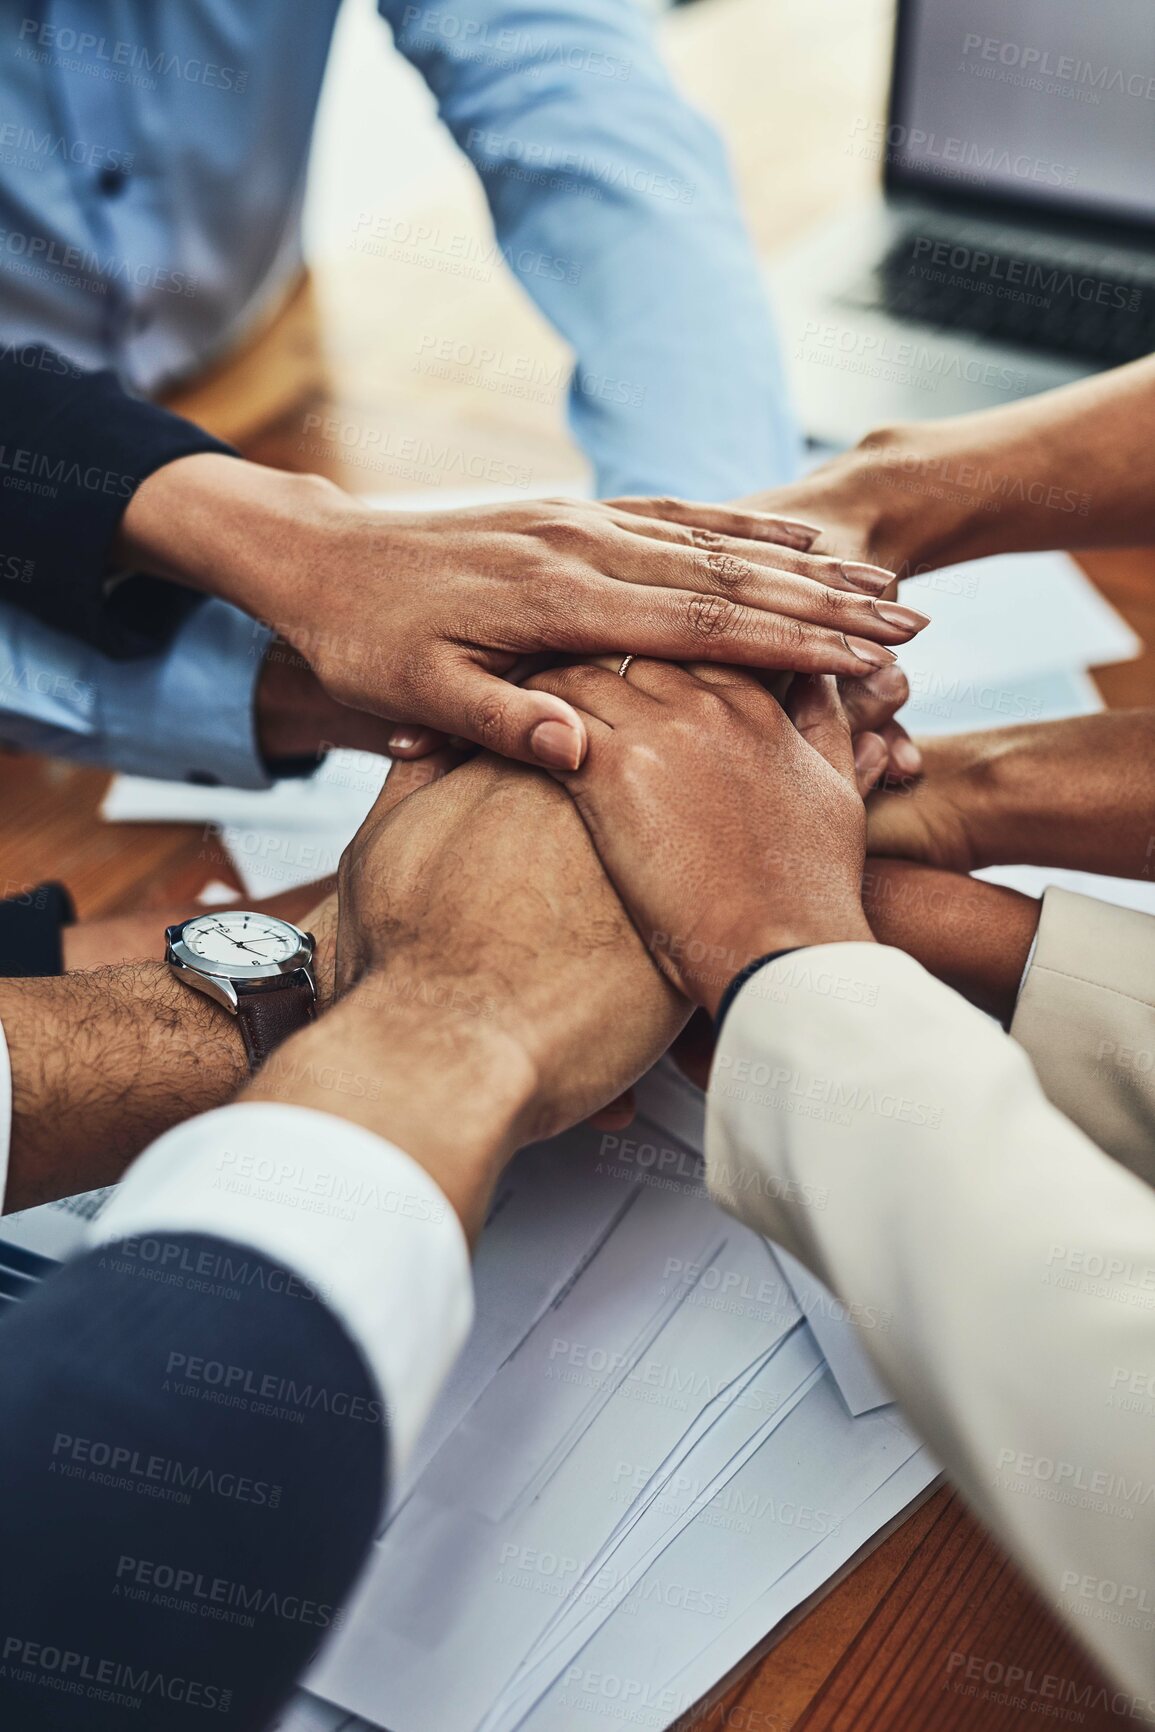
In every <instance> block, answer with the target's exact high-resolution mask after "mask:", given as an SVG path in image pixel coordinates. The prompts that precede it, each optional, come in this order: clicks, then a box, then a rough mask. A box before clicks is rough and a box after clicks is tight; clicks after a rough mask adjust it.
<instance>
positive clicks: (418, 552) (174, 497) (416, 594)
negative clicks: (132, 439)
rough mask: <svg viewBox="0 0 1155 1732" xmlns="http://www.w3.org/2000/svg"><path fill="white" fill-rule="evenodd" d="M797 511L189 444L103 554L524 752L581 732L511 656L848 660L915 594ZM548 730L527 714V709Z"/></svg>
mask: <svg viewBox="0 0 1155 1732" xmlns="http://www.w3.org/2000/svg"><path fill="white" fill-rule="evenodd" d="M813 534H814V531H813V530H812V529H810V528H809V527H807V526H804V525H798V524H794V523H788V522H786V521H785V520H780V519H770V518H765V517H762V516H751V515H750V514H749V513H744V514H743V513H737V514H735V513H732V512H729V511H727V510H725V509H723V508H720V507H714V506H705V505H693V504H685V503H682V502H678V501H673V500H660V501H652V500H625V501H618V502H609V503H596V502H591V501H583V500H573V499H569V500H566V499H555V500H531V501H521V502H518V503H516V504H510V505H501V506H487V507H481V508H475V509H468V510H463V511H451V512H386V511H379V510H370V509H368V508H367V507H365V506H364V505H362V504H361V503H360V502H359V501H358V500H356V499H353V498H351V497H350V496H349V495H347V494H345V493H343V492H342V491H341V489H339V488H337V487H334V486H333V485H332V484H331V483H329V482H327V481H324V480H322V479H321V478H320V477H317V476H302V475H289V474H284V473H281V472H279V471H276V470H271V469H266V468H263V467H262V466H260V465H258V464H244V463H240V462H238V461H236V460H235V459H226V458H222V457H219V456H213V455H206V456H198V457H190V458H188V459H187V460H184V461H182V462H178V463H173V464H170V465H168V466H167V467H166V468H164V469H162V470H160V471H158V472H157V473H156V474H155V475H154V476H152V477H151V478H150V479H149V481H148V482H147V483H146V484H145V485H144V486H142V487H141V488H140V489H139V490H138V491H137V493H136V494H135V495H134V497H133V499H132V500H131V502H130V503H129V505H128V507H127V509H126V510H125V514H124V519H123V524H122V531H121V536H120V539H119V541H118V544H117V545H118V551H119V557H120V558H121V559H122V560H123V561H124V562H125V563H128V564H133V565H139V566H142V567H144V568H146V569H148V570H150V571H156V572H159V573H161V574H162V575H163V576H166V577H169V578H173V579H176V580H178V581H179V582H181V583H183V584H187V585H189V586H191V587H192V588H193V589H194V590H207V591H209V592H210V593H212V594H213V595H215V596H217V597H223V598H225V599H227V600H228V601H230V602H232V603H234V604H235V605H236V606H237V607H239V608H242V609H243V610H244V611H245V612H246V613H248V614H251V615H253V616H254V617H255V618H258V619H261V620H265V621H269V622H271V623H272V625H274V626H275V627H276V629H277V631H278V632H279V634H280V635H281V637H283V638H284V639H286V640H288V642H289V643H291V644H293V645H294V646H295V647H296V649H297V650H299V652H300V654H301V655H302V656H303V657H304V658H305V659H306V660H307V662H308V663H309V665H310V666H311V667H312V668H313V670H314V672H315V673H316V675H317V677H318V679H319V681H320V684H321V686H322V687H323V688H324V689H325V691H326V692H328V693H329V694H330V695H331V696H332V697H333V698H335V699H337V700H338V701H340V702H342V703H345V704H347V705H349V706H352V707H355V708H358V709H364V710H368V711H370V712H372V713H373V714H374V715H379V716H382V717H386V716H387V717H390V718H392V720H393V721H394V722H396V723H397V724H398V726H397V728H396V729H390V730H387V738H388V742H389V748H390V750H391V751H392V752H393V753H394V755H398V754H399V755H403V756H404V755H411V754H413V753H414V752H416V751H421V750H427V749H429V746H430V745H431V744H433V743H434V741H433V739H432V738H431V736H430V733H429V730H430V729H431V728H434V729H440V730H442V731H443V732H445V733H448V734H457V735H460V736H461V737H463V738H465V739H469V740H473V741H475V742H477V743H479V744H483V745H489V746H492V747H493V748H494V749H495V750H498V751H501V752H503V753H504V754H505V755H507V756H512V757H517V758H523V759H525V760H527V761H531V762H537V761H540V762H550V763H558V764H571V763H573V762H576V761H577V760H578V758H579V757H580V753H581V751H582V750H584V736H582V734H581V728H580V723H579V721H578V719H577V717H576V716H575V715H574V713H573V712H572V710H570V708H569V707H568V706H567V705H566V704H564V703H563V702H562V701H561V700H560V699H557V698H556V697H551V696H549V695H548V694H546V693H545V692H543V691H534V690H522V689H519V688H517V687H516V686H513V685H511V684H510V683H508V682H507V680H506V679H505V678H504V676H505V675H507V674H510V673H511V672H512V671H513V670H514V669H515V668H517V667H518V666H519V664H522V663H524V662H525V661H526V660H527V659H528V658H533V657H535V656H539V655H549V654H553V653H557V652H574V653H593V652H600V651H615V650H617V651H619V652H620V650H621V646H622V645H623V644H624V645H627V646H628V647H630V648H631V649H634V650H638V651H646V652H647V653H653V654H661V655H665V656H670V657H675V658H676V657H680V656H688V655H695V656H702V655H707V656H709V657H710V658H711V659H719V660H722V659H730V660H734V661H743V662H749V663H751V664H752V665H755V666H765V667H775V668H795V667H823V668H826V667H829V668H830V669H831V670H832V671H834V672H838V673H842V674H846V675H850V676H861V675H863V674H869V673H870V672H871V671H872V670H874V669H877V668H882V667H887V666H893V663H894V654H893V651H892V650H891V649H890V648H889V647H887V646H888V645H891V644H901V643H904V642H906V641H908V640H909V638H910V637H911V636H913V635H914V634H915V633H916V632H917V631H919V630H920V629H921V628H922V626H924V625H925V624H926V616H925V615H923V614H919V613H917V612H914V611H912V610H910V609H903V608H901V607H899V608H898V609H897V610H896V609H895V608H894V605H893V604H891V603H889V602H885V601H881V602H880V601H879V600H878V599H877V598H878V597H879V596H880V595H881V593H882V591H883V590H884V589H885V588H886V587H887V586H888V584H889V581H890V574H889V573H886V572H881V571H874V570H872V569H871V568H869V567H866V566H861V565H854V564H852V563H846V564H845V565H844V564H842V563H840V562H838V561H835V560H831V559H826V558H823V559H820V560H814V561H812V560H809V559H808V557H807V555H806V552H805V549H806V547H807V546H808V545H809V543H810V541H811V539H812V538H813ZM543 723H544V724H547V725H548V724H553V725H554V726H556V727H560V737H559V734H558V733H550V732H548V731H547V733H546V734H545V735H543V736H538V735H537V734H536V729H537V727H538V726H539V725H540V724H543Z"/></svg>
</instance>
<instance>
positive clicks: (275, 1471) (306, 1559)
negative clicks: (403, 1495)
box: [0, 1234, 388, 1732]
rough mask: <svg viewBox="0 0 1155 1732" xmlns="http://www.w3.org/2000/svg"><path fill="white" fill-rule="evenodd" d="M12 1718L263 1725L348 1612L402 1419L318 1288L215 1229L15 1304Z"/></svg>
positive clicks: (5, 1638)
mask: <svg viewBox="0 0 1155 1732" xmlns="http://www.w3.org/2000/svg"><path fill="white" fill-rule="evenodd" d="M0 1390H2V1391H3V1397H2V1401H0V1408H2V1420H0V1726H3V1727H5V1728H11V1729H12V1732H41V1729H44V1732H48V1729H50V1728H51V1729H53V1732H82V1729H83V1732H154V1729H155V1732H194V1729H195V1732H200V1729H201V1728H214V1729H222V1732H224V1729H227V1728H230V1727H232V1728H236V1729H237V1732H258V1729H259V1728H260V1727H263V1726H265V1725H267V1724H268V1722H269V1720H270V1717H271V1716H272V1715H273V1714H274V1712H275V1711H276V1709H277V1708H278V1707H279V1706H280V1705H281V1704H282V1703H283V1701H284V1700H285V1698H286V1697H287V1696H288V1694H289V1693H290V1691H291V1688H292V1686H293V1684H294V1682H295V1680H296V1679H297V1678H298V1677H299V1675H300V1674H301V1673H302V1671H303V1670H304V1669H305V1668H306V1667H307V1665H308V1663H309V1661H310V1659H311V1658H312V1656H313V1655H314V1654H315V1653H316V1652H317V1650H318V1649H319V1647H320V1646H321V1645H322V1644H323V1643H324V1641H325V1640H326V1637H327V1636H328V1635H329V1634H330V1633H331V1631H332V1630H333V1628H334V1625H335V1624H338V1623H339V1621H340V1607H341V1604H342V1602H343V1601H344V1599H345V1598H346V1596H347V1595H348V1593H349V1590H350V1587H351V1585H352V1583H353V1582H354V1580H355V1578H356V1576H357V1574H358V1571H359V1569H360V1567H361V1564H362V1562H363V1561H364V1558H365V1556H366V1553H367V1551H368V1548H369V1545H370V1543H371V1540H372V1538H373V1535H374V1532H375V1530H376V1525H377V1523H378V1521H379V1518H380V1516H381V1514H382V1511H383V1509H384V1504H385V1499H386V1490H387V1485H386V1482H387V1459H388V1437H387V1428H386V1423H385V1417H384V1414H383V1412H382V1405H381V1399H380V1394H379V1391H378V1390H377V1388H376V1387H375V1385H374V1382H373V1379H372V1377H371V1374H370V1372H369V1370H368V1369H367V1367H366V1365H365V1362H364V1360H363V1358H362V1356H361V1354H360V1353H359V1351H358V1350H357V1348H356V1347H355V1346H354V1345H353V1343H352V1342H351V1340H350V1339H349V1337H348V1335H347V1334H346V1332H345V1330H344V1328H343V1327H342V1325H341V1324H340V1323H339V1322H338V1320H337V1318H336V1317H335V1316H334V1314H333V1313H332V1312H331V1311H330V1310H329V1309H328V1308H327V1306H326V1305H325V1303H324V1301H323V1299H322V1298H321V1297H320V1296H319V1295H318V1294H316V1293H315V1292H313V1291H312V1290H311V1289H310V1288H309V1287H308V1286H307V1285H305V1284H303V1283H302V1282H301V1281H300V1280H299V1279H298V1278H296V1277H294V1276H292V1275H291V1274H289V1273H288V1272H287V1271H285V1270H284V1269H281V1268H278V1267H277V1266H276V1265H275V1264H273V1263H271V1262H269V1261H268V1260H266V1259H264V1258H262V1257H261V1256H259V1255H257V1254H256V1253H255V1252H251V1251H248V1250H246V1249H245V1248H244V1247H240V1246H237V1245H235V1244H231V1243H229V1242H226V1241H224V1240H219V1239H215V1238H212V1237H209V1236H207V1235H195V1234H172V1235H170V1236H166V1237H162V1238H157V1239H152V1240H146V1239H140V1240H126V1241H123V1242H122V1243H119V1244H117V1243H114V1244H110V1245H107V1246H102V1247H100V1248H98V1249H97V1250H94V1251H92V1252H89V1253H88V1254H86V1255H85V1256H83V1257H80V1258H78V1259H77V1260H76V1261H75V1262H73V1263H71V1264H69V1265H67V1266H66V1267H65V1268H63V1269H62V1270H61V1271H60V1272H59V1273H57V1274H55V1275H53V1276H51V1277H50V1278H49V1279H48V1280H46V1281H45V1282H44V1283H43V1285H42V1287H41V1288H40V1290H39V1291H37V1292H36V1293H35V1294H34V1295H33V1296H32V1297H31V1298H29V1299H28V1300H26V1301H25V1302H23V1303H22V1304H20V1305H18V1306H16V1305H13V1306H11V1307H8V1308H6V1310H5V1312H4V1314H3V1317H2V1318H0Z"/></svg>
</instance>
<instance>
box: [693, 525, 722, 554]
mask: <svg viewBox="0 0 1155 1732" xmlns="http://www.w3.org/2000/svg"><path fill="white" fill-rule="evenodd" d="M686 538H687V540H688V541H689V542H690V544H691V546H692V547H697V548H700V549H701V551H702V552H703V553H724V552H725V550H726V538H725V536H724V535H719V534H718V531H717V530H716V529H702V528H701V527H700V526H699V525H698V524H696V523H691V524H690V525H689V526H688V528H687V530H686Z"/></svg>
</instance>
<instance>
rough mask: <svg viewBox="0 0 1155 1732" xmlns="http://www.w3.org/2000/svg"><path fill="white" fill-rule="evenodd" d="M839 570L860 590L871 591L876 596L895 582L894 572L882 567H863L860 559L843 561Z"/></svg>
mask: <svg viewBox="0 0 1155 1732" xmlns="http://www.w3.org/2000/svg"><path fill="white" fill-rule="evenodd" d="M838 569H839V571H840V572H841V573H842V575H843V577H848V578H849V579H850V581H851V583H854V584H857V585H858V587H859V589H869V590H870V591H871V592H872V593H873V594H875V595H881V594H882V591H883V590H884V589H889V588H890V586H891V584H892V583H893V582H894V573H893V571H884V570H883V569H882V567H881V565H863V563H862V561H861V560H858V559H844V560H841V561H840V562H839V566H838Z"/></svg>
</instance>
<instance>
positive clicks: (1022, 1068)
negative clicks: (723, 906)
mask: <svg viewBox="0 0 1155 1732" xmlns="http://www.w3.org/2000/svg"><path fill="white" fill-rule="evenodd" d="M706 1158H707V1179H708V1182H709V1185H710V1189H711V1191H712V1193H713V1195H714V1196H715V1198H716V1199H717V1200H718V1201H719V1202H720V1203H721V1204H723V1206H724V1207H726V1208H728V1209H730V1210H731V1211H732V1212H733V1213H734V1214H736V1215H738V1216H739V1217H740V1218H741V1219H742V1220H744V1221H746V1222H747V1223H748V1224H749V1225H750V1226H752V1227H755V1228H757V1229H758V1230H759V1231H761V1232H763V1233H765V1234H767V1235H769V1237H771V1238H773V1239H776V1240H777V1241H778V1242H779V1243H780V1244H782V1245H784V1246H786V1247H787V1249H788V1250H790V1251H793V1252H794V1253H795V1255H796V1256H798V1257H800V1258H802V1260H803V1261H804V1262H805V1263H806V1264H807V1265H808V1266H809V1268H810V1269H811V1270H812V1271H813V1272H814V1273H815V1274H816V1275H818V1276H820V1277H821V1278H822V1279H823V1280H824V1281H825V1282H826V1283H827V1284H828V1285H829V1286H830V1287H832V1288H833V1289H834V1291H835V1292H836V1293H837V1294H838V1295H839V1296H840V1297H841V1298H842V1300H843V1301H844V1302H845V1303H846V1304H847V1306H848V1307H849V1308H851V1310H852V1313H854V1314H858V1315H862V1316H880V1315H885V1316H888V1318H889V1321H888V1322H887V1324H886V1326H885V1327H876V1328H872V1329H863V1330H861V1331H860V1339H861V1341H862V1344H863V1346H864V1348H865V1349H866V1351H867V1352H868V1353H869V1355H870V1357H871V1359H872V1360H873V1362H874V1363H875V1365H876V1366H877V1368H878V1371H879V1372H880V1374H881V1375H882V1377H883V1379H884V1380H885V1381H886V1383H887V1385H888V1387H889V1388H891V1389H892V1390H893V1391H894V1393H895V1396H896V1397H897V1399H898V1400H899V1401H901V1403H902V1405H903V1406H904V1408H905V1409H906V1411H907V1413H908V1414H909V1416H910V1418H911V1420H912V1422H913V1423H914V1425H915V1426H916V1427H917V1428H918V1430H919V1431H920V1433H921V1435H922V1436H923V1437H924V1438H925V1440H926V1441H927V1443H928V1444H929V1445H930V1447H931V1448H932V1449H933V1450H934V1451H935V1453H936V1454H937V1455H938V1457H939V1459H940V1461H941V1462H942V1463H943V1465H944V1467H945V1468H946V1469H947V1471H948V1472H949V1474H950V1475H951V1477H952V1479H953V1480H954V1482H955V1484H956V1485H957V1486H958V1487H959V1489H960V1490H961V1491H962V1492H963V1494H964V1495H965V1496H966V1497H967V1499H968V1500H969V1502H970V1503H971V1505H972V1506H973V1507H974V1509H975V1510H976V1511H977V1513H978V1514H979V1515H980V1517H981V1518H982V1519H983V1520H984V1521H985V1522H986V1524H987V1526H988V1527H989V1528H990V1529H991V1530H992V1531H993V1532H994V1533H996V1534H998V1535H999V1536H1000V1538H1001V1540H1002V1542H1003V1544H1004V1545H1005V1546H1006V1547H1007V1548H1008V1549H1009V1551H1010V1552H1011V1553H1012V1554H1013V1556H1014V1557H1016V1558H1017V1560H1018V1562H1019V1564H1020V1565H1021V1566H1022V1568H1023V1569H1024V1570H1025V1571H1026V1572H1027V1573H1028V1574H1029V1576H1030V1577H1031V1578H1032V1579H1033V1581H1034V1582H1035V1584H1036V1586H1037V1588H1038V1589H1039V1591H1040V1593H1041V1594H1042V1596H1043V1598H1044V1599H1045V1600H1046V1602H1047V1603H1048V1604H1049V1605H1051V1606H1052V1607H1054V1608H1055V1609H1056V1610H1057V1611H1058V1612H1059V1613H1060V1615H1062V1616H1063V1617H1064V1618H1065V1619H1066V1620H1067V1621H1068V1623H1069V1624H1070V1626H1071V1628H1072V1629H1073V1630H1074V1631H1075V1632H1076V1633H1077V1634H1078V1635H1079V1636H1080V1637H1081V1638H1082V1640H1083V1642H1084V1643H1085V1644H1086V1646H1088V1647H1089V1648H1090V1649H1092V1650H1093V1651H1094V1652H1095V1653H1096V1654H1097V1655H1098V1656H1099V1658H1100V1660H1101V1662H1102V1664H1103V1665H1104V1666H1105V1668H1106V1669H1107V1671H1108V1673H1109V1674H1110V1675H1112V1676H1113V1677H1114V1679H1115V1680H1116V1681H1117V1682H1118V1684H1119V1685H1120V1687H1121V1688H1122V1689H1123V1690H1125V1691H1126V1692H1130V1693H1132V1694H1133V1695H1134V1696H1135V1697H1136V1698H1137V1699H1138V1704H1139V1705H1138V1706H1137V1707H1135V1708H1134V1709H1133V1710H1131V1711H1132V1712H1133V1713H1134V1714H1135V1715H1136V1717H1140V1716H1148V1715H1149V1716H1150V1717H1152V1718H1155V1443H1153V1437H1155V1422H1153V1419H1152V1415H1153V1414H1155V1192H1152V1191H1151V1190H1150V1189H1149V1188H1148V1187H1147V1186H1146V1185H1145V1184H1143V1183H1142V1182H1141V1181H1140V1180H1139V1179H1137V1178H1136V1177H1135V1176H1134V1175H1133V1174H1132V1173H1130V1172H1128V1171H1126V1170H1125V1168H1123V1167H1122V1166H1120V1165H1119V1164H1118V1163H1117V1162H1116V1161H1114V1160H1111V1159H1110V1158H1109V1157H1108V1156H1107V1155H1105V1154H1103V1153H1102V1151H1101V1150H1100V1149H1098V1148H1096V1147H1095V1145H1094V1144H1093V1143H1092V1142H1091V1141H1090V1140H1089V1139H1088V1138H1087V1137H1086V1136H1084V1134H1083V1133H1082V1131H1080V1130H1078V1129H1077V1128H1076V1127H1075V1126H1074V1125H1072V1124H1071V1123H1069V1121H1068V1120H1066V1119H1065V1118H1063V1116H1062V1115H1061V1114H1060V1113H1059V1112H1058V1111H1057V1110H1056V1109H1055V1108H1054V1107H1053V1106H1051V1105H1050V1103H1049V1102H1048V1101H1047V1100H1046V1098H1045V1096H1044V1094H1043V1092H1042V1090H1041V1088H1040V1087H1039V1084H1038V1082H1037V1080H1036V1078H1035V1075H1034V1072H1033V1071H1032V1069H1031V1065H1030V1061H1029V1059H1028V1058H1027V1056H1026V1054H1025V1053H1024V1052H1023V1050H1022V1048H1021V1047H1019V1046H1018V1045H1017V1044H1016V1042H1014V1041H1013V1040H1011V1039H1010V1038H1009V1037H1008V1036H1007V1035H1005V1034H1003V1032H1002V1031H1001V1029H999V1028H998V1027H997V1026H996V1025H995V1024H994V1023H993V1022H991V1021H990V1020H989V1019H988V1018H987V1017H985V1016H983V1015H982V1014H981V1013H980V1012H979V1011H977V1010H975V1009H974V1008H973V1007H972V1006H971V1005H969V1004H967V1003H966V1002H965V1001H964V1000H963V999H962V998H960V997H959V996H958V995H957V994H956V993H954V992H952V991H951V990H950V989H949V988H947V987H945V986H943V985H942V984H941V983H940V982H939V981H936V980H934V979H933V978H932V977H931V976H930V975H929V974H927V973H926V972H925V971H924V970H923V969H922V968H921V967H920V966H919V964H918V963H916V962H914V961H913V960H912V959H911V958H910V957H908V956H906V955H904V954H903V953H902V952H900V951H897V950H892V949H889V948H887V947H885V946H882V945H873V944H839V945H828V946H823V947H821V948H816V949H813V950H804V951H798V952H795V953H794V954H793V955H790V956H786V957H783V958H781V959H780V960H779V961H777V962H774V963H771V964H768V965H767V966H766V967H765V968H763V969H762V970H760V971H759V972H758V973H757V974H755V975H754V976H753V977H752V978H751V979H750V980H749V981H748V982H747V983H746V985H745V986H744V987H743V988H742V990H741V991H740V992H739V994H738V996H737V998H736V999H735V1001H734V1003H733V1005H732V1006H731V1008H730V1011H729V1014H728V1016H727V1018H726V1021H725V1025H724V1027H723V1029H722V1033H721V1037H720V1040H719V1044H718V1050H717V1053H716V1056H715V1060H714V1068H713V1074H712V1076H711V1080H710V1088H709V1094H708V1100H707V1131H706Z"/></svg>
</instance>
